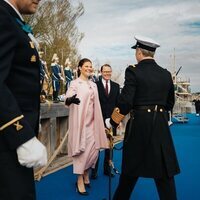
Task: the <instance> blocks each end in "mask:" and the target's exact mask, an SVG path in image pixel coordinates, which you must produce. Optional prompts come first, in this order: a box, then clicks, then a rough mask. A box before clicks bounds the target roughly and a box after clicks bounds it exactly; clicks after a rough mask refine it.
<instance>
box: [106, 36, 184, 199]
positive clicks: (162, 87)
mask: <svg viewBox="0 0 200 200" xmlns="http://www.w3.org/2000/svg"><path fill="white" fill-rule="evenodd" d="M135 39H136V44H135V45H134V46H133V47H132V48H133V49H135V50H136V51H135V57H136V60H137V62H138V64H136V65H132V66H129V67H128V68H127V69H126V72H125V83H124V87H123V89H122V92H121V94H120V96H119V99H118V102H117V107H116V108H115V109H114V111H113V113H112V116H111V120H108V119H107V120H106V124H107V127H109V126H110V123H111V124H112V126H114V127H116V126H117V125H118V124H119V123H120V121H121V120H122V119H123V117H124V116H125V115H126V114H128V113H129V112H130V111H131V118H130V119H129V121H128V123H127V126H126V131H125V138H124V144H123V156H122V157H123V158H122V173H121V176H120V180H119V185H118V187H117V190H116V192H115V194H114V198H113V199H114V200H128V199H129V198H130V195H131V192H132V191H133V189H134V186H135V184H136V182H137V180H138V178H139V177H146V178H153V179H154V181H155V184H156V187H157V191H158V194H159V197H160V199H161V200H175V199H177V198H176V189H175V181H174V175H176V174H178V173H179V172H180V170H179V164H178V161H177V157H176V153H175V148H174V145H173V141H172V136H171V133H170V130H169V127H168V117H167V113H168V111H169V110H172V108H173V105H174V85H173V81H172V77H171V74H170V72H168V71H167V70H166V69H163V68H162V67H160V66H159V65H158V64H157V63H156V61H155V60H154V54H155V51H156V49H157V48H158V47H159V46H160V45H159V44H158V43H157V42H155V41H154V40H152V39H151V38H147V37H143V36H135ZM109 122H110V123H109Z"/></svg>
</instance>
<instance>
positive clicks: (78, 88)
mask: <svg viewBox="0 0 200 200" xmlns="http://www.w3.org/2000/svg"><path fill="white" fill-rule="evenodd" d="M92 72H93V68H92V62H91V61H90V60H89V59H87V58H84V59H82V60H80V62H79V65H78V73H79V77H78V78H77V79H75V80H73V81H71V83H70V87H69V89H68V91H67V93H66V102H65V103H66V105H67V106H69V137H68V155H69V156H71V157H72V160H73V173H74V174H77V175H78V176H77V182H76V189H77V191H78V192H79V194H81V195H88V192H87V191H86V189H85V186H88V187H89V186H90V180H89V169H90V168H94V167H95V163H96V161H97V158H98V152H99V149H101V148H108V140H107V138H106V134H105V127H104V122H103V117H102V113H101V107H100V103H99V97H98V90H97V86H96V84H95V83H94V82H92V81H90V80H89V77H90V75H92Z"/></svg>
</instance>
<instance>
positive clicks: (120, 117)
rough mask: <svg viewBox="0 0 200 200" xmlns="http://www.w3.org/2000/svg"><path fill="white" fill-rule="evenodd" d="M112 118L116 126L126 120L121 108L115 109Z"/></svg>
mask: <svg viewBox="0 0 200 200" xmlns="http://www.w3.org/2000/svg"><path fill="white" fill-rule="evenodd" d="M111 118H112V120H113V121H114V122H115V123H116V124H119V123H120V122H121V121H122V120H123V119H124V115H122V114H121V113H120V110H119V108H115V109H114V111H113V113H112V115H111Z"/></svg>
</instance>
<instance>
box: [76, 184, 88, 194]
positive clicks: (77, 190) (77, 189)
mask: <svg viewBox="0 0 200 200" xmlns="http://www.w3.org/2000/svg"><path fill="white" fill-rule="evenodd" d="M75 186H76V192H78V193H79V194H80V195H84V196H86V195H88V194H89V193H88V192H87V191H85V192H80V190H79V188H78V183H77V182H76V184H75Z"/></svg>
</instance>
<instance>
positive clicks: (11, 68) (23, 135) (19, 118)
mask: <svg viewBox="0 0 200 200" xmlns="http://www.w3.org/2000/svg"><path fill="white" fill-rule="evenodd" d="M16 19H18V20H20V21H21V19H20V17H19V16H18V14H17V13H16V12H15V10H14V9H13V8H12V7H11V6H10V5H9V4H7V3H6V2H4V1H2V0H1V1H0V180H1V181H0V199H1V200H5V199H9V200H13V199H15V200H18V199H20V200H21V199H26V200H32V199H35V192H34V190H35V188H34V181H33V172H32V169H28V168H26V167H22V166H21V165H20V164H19V163H18V159H17V155H16V148H17V147H19V146H20V145H21V144H23V143H25V142H26V141H28V140H29V139H31V138H32V137H34V136H35V135H36V133H37V132H38V120H39V94H40V83H39V81H40V71H39V70H40V65H39V57H38V53H37V51H36V49H35V46H34V44H33V42H32V41H31V39H30V38H29V37H28V35H27V33H26V32H24V31H23V30H22V27H21V25H19V23H18V22H17V20H16Z"/></svg>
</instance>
